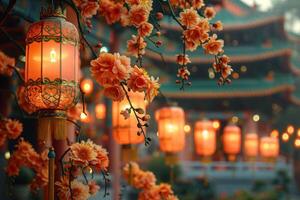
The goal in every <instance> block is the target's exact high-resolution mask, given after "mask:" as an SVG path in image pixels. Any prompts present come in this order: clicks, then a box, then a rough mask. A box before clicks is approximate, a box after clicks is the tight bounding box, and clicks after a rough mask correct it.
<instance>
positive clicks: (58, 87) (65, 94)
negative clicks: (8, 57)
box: [25, 8, 80, 139]
mask: <svg viewBox="0 0 300 200" xmlns="http://www.w3.org/2000/svg"><path fill="white" fill-rule="evenodd" d="M78 74H79V35H78V31H77V29H76V27H75V26H74V25H73V24H71V23H70V22H68V21H66V19H65V16H64V15H63V12H62V11H61V9H56V10H54V9H51V8H49V9H46V10H42V12H41V21H38V22H36V23H33V24H32V25H31V26H30V27H29V29H28V32H27V35H26V64H25V82H26V91H25V92H26V98H27V101H28V102H29V103H30V104H32V105H33V106H35V107H36V108H37V110H38V111H39V117H40V120H39V130H40V131H39V133H40V134H41V135H42V136H41V135H40V136H41V137H46V135H48V134H49V133H54V136H55V138H56V139H62V138H65V136H66V135H65V133H66V130H65V128H66V125H65V121H66V120H65V119H66V113H65V111H66V110H67V109H68V108H71V107H72V106H74V105H75V104H76V103H77V101H78V96H79V92H80V90H79V87H78Z"/></svg>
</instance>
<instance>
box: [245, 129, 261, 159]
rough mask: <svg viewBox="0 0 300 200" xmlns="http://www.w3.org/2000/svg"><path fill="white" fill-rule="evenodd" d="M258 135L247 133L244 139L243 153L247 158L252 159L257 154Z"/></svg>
mask: <svg viewBox="0 0 300 200" xmlns="http://www.w3.org/2000/svg"><path fill="white" fill-rule="evenodd" d="M258 144H259V141H258V135H257V134H256V133H248V134H246V135H245V140H244V153H245V156H246V158H247V159H248V160H254V159H255V158H256V157H257V155H258Z"/></svg>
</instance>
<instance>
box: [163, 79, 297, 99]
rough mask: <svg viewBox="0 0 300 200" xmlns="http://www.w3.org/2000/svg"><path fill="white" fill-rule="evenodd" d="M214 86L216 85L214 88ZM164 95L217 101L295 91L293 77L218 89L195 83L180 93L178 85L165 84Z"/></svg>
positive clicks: (236, 82)
mask: <svg viewBox="0 0 300 200" xmlns="http://www.w3.org/2000/svg"><path fill="white" fill-rule="evenodd" d="M212 84H215V86H213V85H212ZM161 90H162V91H163V93H164V95H165V96H167V97H169V98H178V99H180V98H191V99H192V98H197V99H216V98H249V97H252V98H253V97H264V96H270V95H273V94H277V93H291V92H293V91H294V90H295V85H294V80H293V78H292V77H290V76H287V77H286V78H284V77H282V78H281V80H278V81H276V80H274V81H267V80H261V81H259V80H257V81H255V80H251V81H247V80H240V81H238V80H236V81H233V83H232V84H231V85H229V86H226V85H225V86H221V87H217V86H216V83H215V82H214V81H210V83H208V82H207V81H194V82H193V85H192V86H191V87H189V88H187V89H186V90H185V91H179V90H178V87H176V85H172V84H164V85H162V87H161Z"/></svg>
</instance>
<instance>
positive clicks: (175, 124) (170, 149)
mask: <svg viewBox="0 0 300 200" xmlns="http://www.w3.org/2000/svg"><path fill="white" fill-rule="evenodd" d="M155 119H156V121H157V123H158V139H159V147H160V150H161V151H162V152H164V153H166V163H167V164H169V165H174V164H175V163H176V162H177V156H176V153H178V152H180V151H181V150H183V148H184V146H185V132H184V125H185V117H184V111H183V109H182V108H180V107H177V106H171V107H163V108H161V109H159V110H157V111H156V112H155Z"/></svg>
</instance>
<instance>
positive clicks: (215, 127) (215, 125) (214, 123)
mask: <svg viewBox="0 0 300 200" xmlns="http://www.w3.org/2000/svg"><path fill="white" fill-rule="evenodd" d="M213 127H214V129H219V128H220V122H219V121H218V120H214V121H213Z"/></svg>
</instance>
